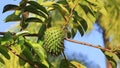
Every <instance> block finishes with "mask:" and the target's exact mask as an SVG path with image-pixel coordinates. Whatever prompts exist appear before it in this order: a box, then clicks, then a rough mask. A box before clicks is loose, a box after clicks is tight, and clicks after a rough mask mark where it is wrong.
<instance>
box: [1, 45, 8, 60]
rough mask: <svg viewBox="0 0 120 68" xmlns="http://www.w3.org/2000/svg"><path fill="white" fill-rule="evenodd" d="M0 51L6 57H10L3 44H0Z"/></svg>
mask: <svg viewBox="0 0 120 68" xmlns="http://www.w3.org/2000/svg"><path fill="white" fill-rule="evenodd" d="M0 53H1V54H2V55H3V56H4V57H5V58H7V59H10V56H9V54H8V51H7V49H6V48H5V47H4V46H0Z"/></svg>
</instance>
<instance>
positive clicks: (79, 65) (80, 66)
mask: <svg viewBox="0 0 120 68" xmlns="http://www.w3.org/2000/svg"><path fill="white" fill-rule="evenodd" d="M70 63H71V64H72V65H73V66H74V67H75V68H87V67H86V66H85V65H83V64H81V63H79V62H77V61H71V62H70ZM73 66H72V67H73Z"/></svg>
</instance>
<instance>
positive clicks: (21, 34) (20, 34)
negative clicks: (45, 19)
mask: <svg viewBox="0 0 120 68" xmlns="http://www.w3.org/2000/svg"><path fill="white" fill-rule="evenodd" d="M28 34H30V32H29V31H21V32H17V33H16V36H24V35H28Z"/></svg>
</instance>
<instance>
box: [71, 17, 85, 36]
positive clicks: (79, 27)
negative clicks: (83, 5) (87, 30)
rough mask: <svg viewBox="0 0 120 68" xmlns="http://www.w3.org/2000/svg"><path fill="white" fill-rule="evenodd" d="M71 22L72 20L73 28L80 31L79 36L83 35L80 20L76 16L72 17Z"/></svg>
mask: <svg viewBox="0 0 120 68" xmlns="http://www.w3.org/2000/svg"><path fill="white" fill-rule="evenodd" d="M73 22H74V23H73V26H74V28H76V29H77V30H78V31H79V32H80V34H81V36H83V35H84V30H83V27H82V26H81V24H80V22H79V21H78V20H77V19H76V18H74V20H73Z"/></svg>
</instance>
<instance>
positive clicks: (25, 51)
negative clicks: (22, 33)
mask: <svg viewBox="0 0 120 68" xmlns="http://www.w3.org/2000/svg"><path fill="white" fill-rule="evenodd" d="M22 54H23V55H24V56H25V57H26V58H27V60H29V61H30V62H33V55H32V52H31V51H30V49H29V48H28V47H27V46H24V49H23V51H22Z"/></svg>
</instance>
